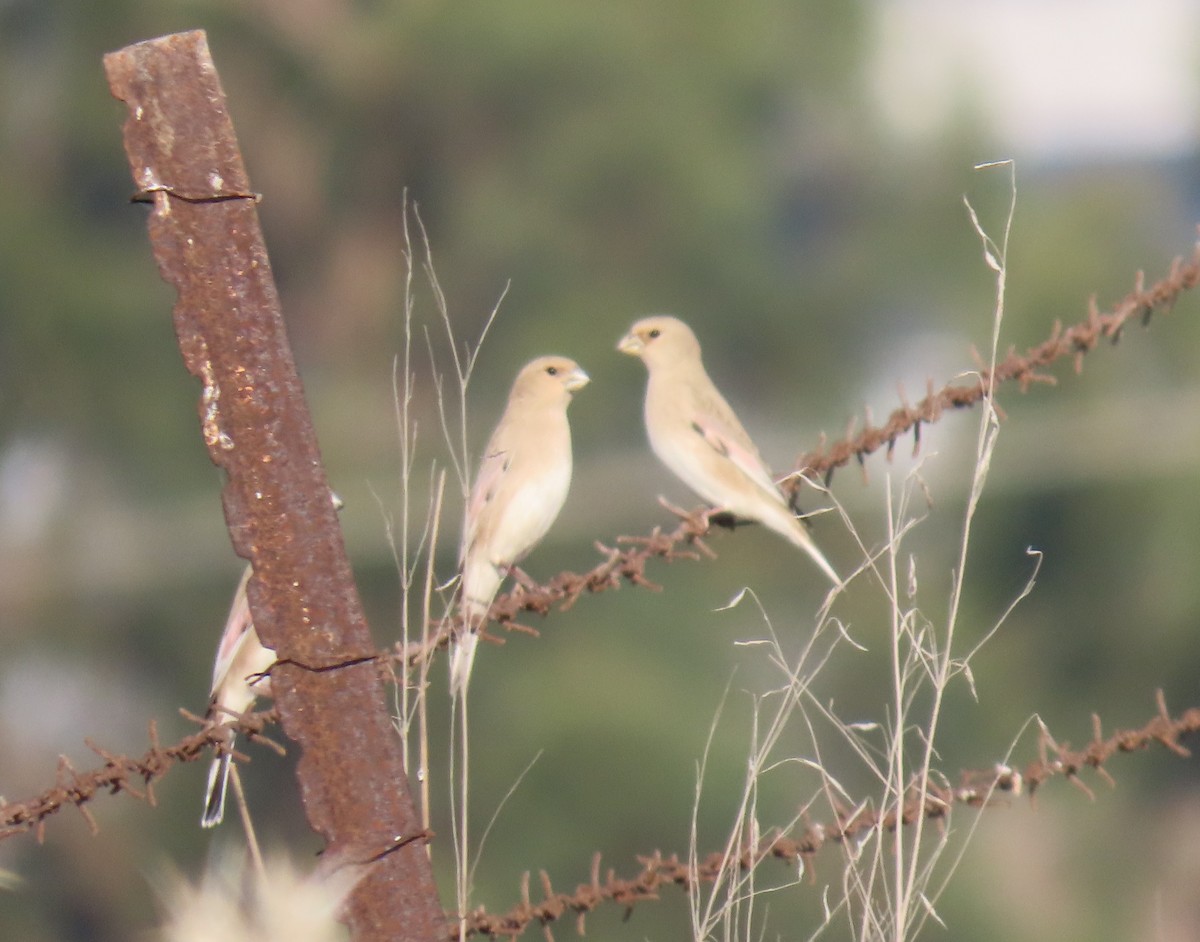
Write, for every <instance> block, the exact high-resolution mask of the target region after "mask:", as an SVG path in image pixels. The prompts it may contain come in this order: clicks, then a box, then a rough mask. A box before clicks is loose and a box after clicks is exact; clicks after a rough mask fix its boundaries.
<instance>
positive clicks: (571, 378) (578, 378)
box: [563, 367, 592, 392]
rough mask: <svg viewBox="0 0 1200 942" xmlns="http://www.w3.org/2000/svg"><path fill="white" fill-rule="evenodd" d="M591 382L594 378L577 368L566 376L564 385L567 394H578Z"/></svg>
mask: <svg viewBox="0 0 1200 942" xmlns="http://www.w3.org/2000/svg"><path fill="white" fill-rule="evenodd" d="M591 381H592V378H591V377H590V376H588V375H587V373H585V372H584V371H583V370H581V369H579V367H576V368H575V369H573V370H571V372H570V373H568V374H567V375H566V378H565V379H564V380H563V385H564V386H566V387H567V392H578V391H579V390H581V389H583V387H584V386H586V385H587V384H588V383H590V382H591Z"/></svg>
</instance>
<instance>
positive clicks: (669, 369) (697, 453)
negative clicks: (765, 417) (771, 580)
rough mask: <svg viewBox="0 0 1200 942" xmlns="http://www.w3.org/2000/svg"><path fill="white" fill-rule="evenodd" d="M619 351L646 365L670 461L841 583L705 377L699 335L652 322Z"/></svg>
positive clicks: (653, 433)
mask: <svg viewBox="0 0 1200 942" xmlns="http://www.w3.org/2000/svg"><path fill="white" fill-rule="evenodd" d="M617 349H618V350H620V351H621V352H622V353H628V354H629V355H630V356H635V357H640V358H641V360H642V362H643V363H645V364H646V371H647V373H648V374H649V382H648V383H647V385H646V408H645V416H646V433H647V435H648V436H649V438H650V447H651V448H653V449H654V453H655V454H656V455H658V457H659V459H660V460H661V461H662V463H663V464H665V465H666V466H667V467H668V468H670V469H671V471H673V472H674V473H675V474H676V475H677V476H678V477H679V478H680V480H682V481H683V483H684V484H686V485H687V486H688V487H690V488H691V489H692V490H693V491H695V492H696V493H697V494H699V495H700V497H701V498H703V499H704V500H705V501H707V502H708V503H710V504H712V505H713V507H714V508H717V509H719V510H723V511H726V512H728V513H731V514H733V515H734V516H735V517H740V518H743V519H747V520H756V521H758V522H759V523H762V524H764V525H765V526H767V527H770V528H771V529H772V530H774V531H775V532H776V533H779V534H781V535H782V536H784V537H786V538H787V539H788V540H789V541H791V542H792V543H794V544H795V545H796V546H798V547H800V548H801V549H802V550H804V551H805V552H806V553H808V555H809V556H811V557H812V558H813V561H814V562H815V563H816V564H817V565H818V566H820V567H821V571H822V572H824V573H825V574H826V575H827V576H829V578H830V579H832V580H833V581H834V583H835V584H838V585H840V584H841V581H842V580H841V579H839V578H838V574H837V573H836V572H835V571H834V569H833V567H832V566H831V565H829V562H828V561H827V560H826V559H825V557H824V556H823V555H821V551H820V550H819V549H817V546H816V544H815V543H814V542H813V540H812V537H810V536H809V535H808V531H807V530H806V529H805V527H804V524H803V523H802V522H801V521H800V520H799V519H798V518H797V517H796V516H794V515H793V514H792V511H791V508H790V507H788V504H787V501H786V500H785V499H784V497H783V494H782V493H780V491H779V488H778V487H777V486H776V484H775V482H774V481H773V480H771V476H770V474H769V473H768V472H767V468H766V466H765V465H764V464H763V460H762V458H761V457H759V454H758V449H757V448H755V447H754V443H753V442H752V441H750V436H749V435H747V434H746V430H745V429H744V428H742V424H741V423H740V422H739V421H738V419H737V416H736V415H734V414H733V410H732V409H731V408H730V407H729V403H727V402H726V401H725V399H724V398H723V397H722V396H721V394H720V393H719V392H718V391H717V387H716V386H714V385H713V382H712V380H711V379H709V377H708V373H706V372H705V371H704V364H703V363H702V362H701V360H700V342H699V341H698V340H697V339H696V335H695V334H694V333H692V329H691V328H690V327H688V325H687V324H685V323H684V322H683V321H681V320H679V319H678V318H675V317H668V316H665V315H661V316H657V317H647V318H645V319H643V320H640V321H638V322H637V323H636V324H634V325H633V327H631V328H630V330H629V333H627V334H626V335H625V336H624V337H622V338H621V342H620V343H618V344H617Z"/></svg>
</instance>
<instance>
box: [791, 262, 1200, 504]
mask: <svg viewBox="0 0 1200 942" xmlns="http://www.w3.org/2000/svg"><path fill="white" fill-rule="evenodd" d="M1198 283H1200V243H1197V244H1196V246H1195V247H1194V248H1193V250H1192V256H1191V258H1190V259H1189V260H1188V261H1186V262H1185V261H1184V260H1183V257H1182V256H1177V257H1176V258H1174V259H1173V260H1172V261H1171V264H1170V266H1169V268H1168V270H1167V274H1166V275H1165V276H1163V277H1162V278H1161V279H1159V280H1158V281H1156V282H1155V283H1154V284H1152V285H1150V286H1149V287H1147V286H1146V273H1145V272H1144V271H1138V272H1137V274H1136V275H1134V285H1133V290H1132V291H1130V292H1129V293H1128V294H1127V295H1125V297H1124V298H1122V299H1121V300H1120V301H1118V302H1117V303H1116V304H1114V305H1113V306H1112V308H1110V309H1109V310H1108V311H1105V312H1103V313H1102V312H1101V311H1100V309H1099V308H1098V307H1097V305H1096V297H1095V295H1092V297H1090V298H1089V299H1088V313H1087V317H1086V318H1085V319H1084V320H1082V321H1079V322H1078V323H1075V324H1072V325H1071V326H1070V327H1067V328H1065V329H1064V328H1063V326H1062V321H1055V322H1054V328H1053V330H1052V331H1051V333H1050V336H1049V337H1048V338H1047V339H1046V340H1044V341H1042V342H1041V343H1040V344H1038V345H1037V346H1034V347H1030V348H1029V349H1028V350H1026V351H1025V353H1024V354H1018V353H1017V352H1016V350H1015V349H1013V348H1011V347H1010V348H1009V350H1008V353H1007V355H1006V356H1005V357H1004V359H1003V360H1001V361H1000V362H999V363H997V364H996V366H995V368H994V369H989V368H988V367H987V366H986V365H985V364H984V362H983V359H982V358H981V357H980V356H979V354H978V353H977V352H975V353H974V357H975V360H976V368H977V370H978V376H979V378H978V380H977V381H976V382H975V383H972V384H969V385H956V384H953V383H947V384H946V385H945V386H943V387H942V388H941V389H940V390H938V391H936V392H935V391H934V389H933V382H932V380H930V381H929V382H928V384H927V393H926V396H925V398H924V399H922V400H921V401H920V402H919V403H917V405H916V406H909V405H908V404H907V403H903V404H902V405H901V406H900V407H899V408H897V409H895V410H893V412H892V413H891V415H889V416H888V419H887V421H886V422H884V423H883V425H880V426H875V425H872V424H871V421H870V416H869V415H868V416H867V420H866V426H865V427H864V428H863V429H862V431H860V432H858V433H857V434H854V433H853V429H852V428H851V429H848V430H847V433H846V437H845V438H844V439H842V440H841V441H839V442H836V443H834V444H832V445H829V446H828V447H827V446H826V445H825V444H824V443H822V444H821V446H819V447H818V448H817V449H816V450H814V451H811V452H809V453H807V454H805V455H802V456H801V457H800V458H799V459H798V460H797V462H796V466H795V470H794V471H793V472H792V473H791V474H790V475H789V476H788V477H787V479H785V480H784V481H783V482H781V485H782V486H783V487H784V488H785V489H786V490H788V491H789V492H793V493H794V492H795V491H796V490H797V489H799V487H800V485H801V482H802V479H803V478H804V477H805V476H807V475H813V476H816V477H824V479H825V483H826V485H828V484H829V482H830V480H831V479H832V477H833V472H834V471H835V470H836V469H837V468H841V467H844V466H846V465H847V464H849V463H850V462H851V461H857V462H858V463H859V464H860V465H861V464H862V463H863V461H864V459H865V458H866V457H867V456H868V455H871V454H874V453H875V452H876V451H879V450H880V449H881V448H886V449H887V454H888V457H889V458H890V457H891V455H892V452H893V451H894V450H895V447H896V441H897V440H898V439H900V438H902V437H903V436H904V435H907V434H908V433H909V432H911V433H912V435H913V454H914V455H915V454H916V453H917V451H918V450H919V448H920V444H921V426H922V425H931V424H933V423H934V422H937V421H938V420H939V419H940V418H941V417H942V415H943V414H944V413H945V412H946V410H948V409H965V408H969V407H971V406H974V405H975V404H977V403H979V402H981V401H982V400H983V399H984V398H985V397H986V396H987V395H989V393H990V391H991V390H993V389H995V388H997V387H999V386H1001V385H1003V384H1006V383H1011V382H1016V383H1017V384H1018V387H1019V388H1020V391H1021V392H1023V393H1024V392H1027V391H1028V390H1029V387H1030V386H1032V385H1034V384H1042V385H1050V386H1053V385H1057V383H1058V380H1057V379H1056V378H1055V377H1054V376H1052V375H1051V374H1049V373H1046V372H1044V371H1045V369H1046V368H1047V367H1049V366H1052V365H1053V364H1054V363H1056V362H1057V361H1059V360H1061V359H1064V358H1065V357H1071V358H1073V360H1074V363H1075V372H1076V374H1079V373H1081V372H1083V359H1084V356H1085V355H1086V354H1088V353H1090V352H1091V351H1092V350H1094V349H1095V348H1096V347H1097V346H1098V345H1099V344H1100V342H1101V341H1102V340H1108V341H1111V342H1112V343H1114V344H1115V343H1117V341H1119V340H1120V339H1121V334H1122V332H1123V331H1124V329H1125V326H1126V324H1128V322H1129V321H1130V320H1131V319H1133V318H1138V319H1140V320H1141V322H1142V325H1143V326H1146V325H1148V324H1149V323H1150V318H1151V317H1152V316H1153V314H1154V313H1155V312H1156V311H1163V312H1167V311H1170V310H1171V308H1173V307H1174V305H1175V302H1176V301H1178V300H1179V296H1180V295H1182V294H1183V293H1184V292H1186V291H1190V290H1191V289H1193V288H1195V287H1196V285H1197V284H1198ZM900 398H901V400H902V402H903V399H904V394H903V391H901V393H900Z"/></svg>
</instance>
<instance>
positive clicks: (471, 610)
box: [450, 356, 588, 696]
mask: <svg viewBox="0 0 1200 942" xmlns="http://www.w3.org/2000/svg"><path fill="white" fill-rule="evenodd" d="M587 383H588V375H587V373H585V372H584V371H583V370H581V369H580V368H579V365H578V364H577V363H575V361H574V360H568V359H567V358H566V357H556V356H550V357H539V358H538V359H536V360H534V361H532V362H531V363H528V364H526V365H525V366H524V367H523V368H522V369H521V372H520V373H518V374H517V378H516V381H515V382H514V383H513V386H512V391H511V392H510V393H509V394H508V404H507V405H506V406H505V407H504V414H503V415H502V416H501V417H500V423H499V424H498V425H497V426H496V430H495V431H494V432H492V437H491V438H490V439H489V440H488V443H487V447H486V448H485V449H484V451H483V458H482V459H481V461H480V466H479V473H478V475H477V476H476V478H475V484H474V487H472V489H471V496H470V498H469V499H468V501H467V507H466V512H465V514H464V517H463V532H462V549H461V551H460V553H459V562H460V563H461V565H462V601H461V603H460V610H461V611H462V613H463V616H464V619H465V622H466V630H465V631H464V632H463V633H462V634H460V635H459V636H458V638H457V639H456V640H455V642H454V644H453V646H452V649H451V652H450V690H451V693H453V694H454V695H455V696H457V695H459V694H462V693H464V692H465V691H466V688H467V681H468V680H469V678H470V676H471V665H472V663H473V662H474V659H475V647H476V645H477V644H478V641H479V630H480V628H481V627H482V625H483V620H484V618H485V617H486V615H487V611H488V609H489V608H490V607H491V604H492V599H493V598H495V595H496V592H497V590H498V589H499V588H500V583H501V582H503V581H504V577H505V576H506V575H508V573H509V572H510V571H512V570H513V569H515V567H516V564H517V563H518V562H520V560H521V559H522V557H524V556H525V554H526V553H528V552H529V551H530V550H531V549H533V547H534V546H535V545H536V544H537V543H538V541H539V540H541V538H542V537H543V536H545V535H546V531H547V530H549V529H550V525H551V524H552V523H554V518H555V517H557V516H558V512H559V511H560V510H561V509H562V505H563V502H564V501H565V500H566V499H567V490H568V488H569V487H570V485H571V428H570V425H569V424H568V423H567V406H568V405H570V403H571V396H572V394H573V393H575V392H577V391H578V390H580V389H582V388H583V387H584V386H585V385H587Z"/></svg>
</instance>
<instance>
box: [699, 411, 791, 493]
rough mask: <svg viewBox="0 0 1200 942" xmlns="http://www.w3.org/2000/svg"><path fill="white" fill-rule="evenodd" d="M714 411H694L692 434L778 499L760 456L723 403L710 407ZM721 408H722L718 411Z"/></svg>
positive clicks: (775, 487)
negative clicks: (696, 435) (694, 433)
mask: <svg viewBox="0 0 1200 942" xmlns="http://www.w3.org/2000/svg"><path fill="white" fill-rule="evenodd" d="M711 405H712V406H713V407H711V408H704V409H698V410H696V411H695V412H694V413H693V415H692V416H691V426H692V431H694V432H696V434H698V435H699V436H700V437H701V438H702V439H703V440H704V442H705V443H706V444H707V445H708V446H709V447H710V448H712V449H713V451H715V452H717V453H718V454H720V455H721V456H722V457H724V458H727V459H728V460H729V461H731V462H732V463H733V464H734V466H736V467H737V469H738V470H739V471H741V472H742V473H743V474H744V475H746V477H747V478H749V479H750V480H751V481H753V482H754V484H755V485H757V486H758V487H759V488H761V489H762V490H763V491H765V492H767V493H768V494H770V495H773V496H774V498H775V499H780V494H779V488H778V487H777V486H776V484H775V482H774V481H772V480H771V475H770V474H768V473H767V468H766V465H764V464H763V460H762V458H761V457H760V456H759V453H758V449H757V448H755V447H754V442H752V441H751V440H750V436H749V435H747V434H746V430H745V429H744V428H742V425H741V423H740V422H738V420H737V416H735V415H734V414H733V412H732V410H730V409H729V407H728V406H727V405H725V403H724V402H721V403H712V404H711ZM719 406H724V408H723V409H722V408H719Z"/></svg>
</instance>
